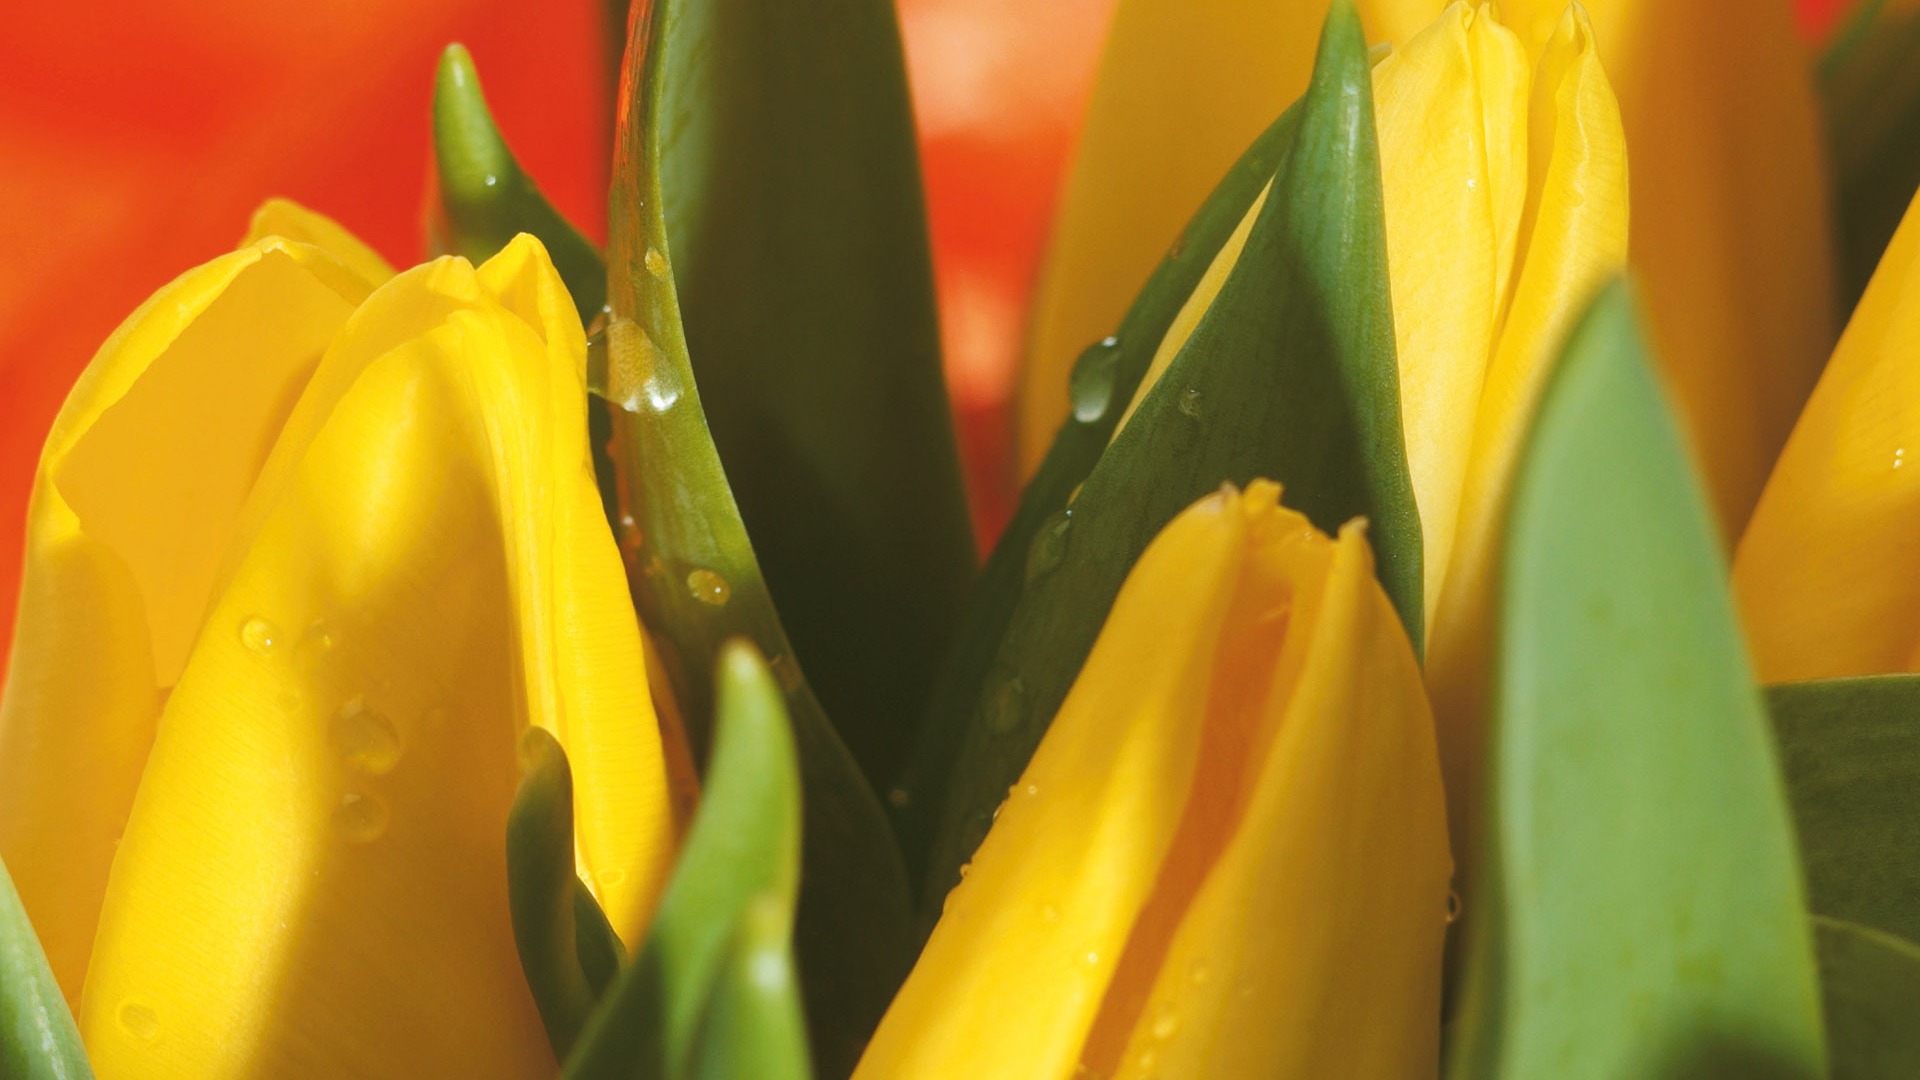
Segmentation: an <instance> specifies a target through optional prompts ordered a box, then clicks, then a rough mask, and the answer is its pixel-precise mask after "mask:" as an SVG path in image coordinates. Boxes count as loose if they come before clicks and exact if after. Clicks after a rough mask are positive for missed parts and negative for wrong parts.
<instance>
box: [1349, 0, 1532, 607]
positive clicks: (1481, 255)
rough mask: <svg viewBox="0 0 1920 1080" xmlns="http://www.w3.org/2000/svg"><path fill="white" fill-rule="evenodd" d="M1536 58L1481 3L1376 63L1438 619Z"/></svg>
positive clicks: (1409, 432)
mask: <svg viewBox="0 0 1920 1080" xmlns="http://www.w3.org/2000/svg"><path fill="white" fill-rule="evenodd" d="M1528 67H1529V64H1528V61H1527V57H1526V52H1525V50H1524V49H1523V48H1522V46H1521V44H1520V40H1519V39H1518V38H1517V37H1515V36H1514V34H1513V33H1512V32H1511V31H1509V30H1507V29H1506V28H1505V27H1503V26H1501V25H1500V24H1499V23H1498V22H1497V21H1495V19H1494V17H1493V15H1492V13H1491V11H1490V10H1489V9H1488V8H1487V7H1485V6H1484V5H1483V6H1482V7H1480V8H1479V9H1475V8H1472V7H1469V6H1468V5H1467V4H1464V3H1456V4H1453V5H1452V6H1450V7H1449V8H1447V10H1446V12H1445V13H1444V14H1443V15H1442V16H1441V17H1440V19H1439V20H1438V21H1436V22H1435V23H1433V24H1432V25H1431V26H1429V27H1428V28H1427V29H1425V30H1423V31H1421V32H1420V33H1419V34H1417V35H1415V36H1414V37H1413V38H1412V40H1410V41H1408V42H1407V43H1406V44H1405V45H1404V46H1401V47H1399V48H1397V49H1395V50H1394V51H1393V53H1391V54H1390V55H1389V56H1387V58H1386V59H1384V60H1382V61H1381V62H1380V63H1379V64H1378V65H1377V66H1375V68H1374V72H1373V89H1374V115H1375V117H1376V121H1375V123H1376V126H1377V127H1378V129H1379V137H1380V174H1381V191H1382V195H1383V201H1384V203H1385V208H1386V222H1387V263H1388V277H1389V281H1390V283H1391V286H1392V295H1393V326H1394V345H1395V347H1396V349H1397V351H1398V355H1399V368H1400V416H1401V428H1402V430H1404V431H1405V433H1406V444H1407V467H1408V470H1409V472H1411V474H1412V476H1413V490H1414V497H1415V501H1416V502H1417V503H1418V504H1419V508H1420V528H1421V535H1422V541H1423V547H1424V549H1425V565H1426V567H1427V573H1426V605H1425V610H1426V611H1427V613H1428V619H1429V622H1431V619H1432V614H1433V612H1434V611H1435V610H1436V609H1437V607H1438V604H1439V593H1440V586H1441V582H1442V580H1443V579H1444V576H1445V570H1446V566H1447V562H1448V559H1449V558H1450V556H1451V553H1452V550H1453V537H1454V530H1455V526H1456V523H1457V518H1458V513H1459V504H1460V494H1461V485H1462V483H1463V482H1464V478H1465V475H1466V471H1467V458H1468V453H1469V451H1470V449H1471V447H1472V442H1473V438H1474V429H1475V413H1476V411H1477V407H1478V404H1479V401H1480V396H1481V385H1482V382H1483V380H1484V379H1485V376H1486V370H1487V363H1488V358H1489V356H1490V354H1491V353H1492V351H1493V346H1494V336H1495V331H1496V328H1497V327H1498V325H1499V321H1500V318H1501V316H1502V314H1503V313H1504V311H1505V308H1506V301H1507V294H1508V282H1509V279H1510V277H1511V274H1512V269H1513V260H1514V244H1515V239H1516V236H1517V234H1518V232H1519V229H1520V217H1521V209H1522V205H1523V203H1524V200H1525V198H1526V194H1527V121H1526V117H1527V89H1528Z"/></svg>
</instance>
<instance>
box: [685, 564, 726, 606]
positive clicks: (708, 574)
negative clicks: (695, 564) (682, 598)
mask: <svg viewBox="0 0 1920 1080" xmlns="http://www.w3.org/2000/svg"><path fill="white" fill-rule="evenodd" d="M687 593H688V595H690V596H692V597H693V598H694V599H695V600H698V601H700V602H701V603H703V604H711V605H713V606H714V607H719V606H720V605H722V604H725V603H726V602H727V598H728V597H730V596H732V595H733V586H731V585H728V584H727V579H726V578H723V577H721V576H720V575H719V574H716V573H714V572H713V571H711V570H708V569H706V568H705V567H702V568H700V569H698V570H695V571H693V572H692V573H690V574H688V575H687Z"/></svg>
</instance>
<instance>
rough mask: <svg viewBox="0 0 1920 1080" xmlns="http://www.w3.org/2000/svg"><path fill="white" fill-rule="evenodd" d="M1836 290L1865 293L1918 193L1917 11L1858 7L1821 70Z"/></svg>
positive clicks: (1868, 3) (1870, 4)
mask: <svg viewBox="0 0 1920 1080" xmlns="http://www.w3.org/2000/svg"><path fill="white" fill-rule="evenodd" d="M1818 74H1819V79H1818V85H1819V91H1820V106H1821V112H1822V114H1823V119H1824V120H1825V121H1826V122H1825V124H1824V125H1823V126H1824V128H1825V130H1826V133H1827V158H1828V163H1829V166H1830V171H1831V173H1832V175H1833V210H1834V216H1835V219H1836V225H1837V226H1838V231H1839V234H1840V235H1839V241H1840V245H1839V246H1840V271H1841V286H1842V288H1843V290H1844V295H1843V299H1844V300H1845V301H1846V305H1845V306H1846V307H1848V308H1851V307H1852V305H1853V302H1854V301H1856V300H1858V299H1859V297H1860V294H1861V293H1862V292H1864V291H1866V287H1867V281H1868V280H1869V279H1870V278H1872V276H1873V270H1874V267H1876V266H1878V265H1879V263H1880V255H1881V253H1882V252H1884V251H1885V250H1886V248H1887V243H1888V242H1889V241H1890V240H1892V239H1893V231H1894V229H1896V228H1898V227H1899V225H1900V219H1901V217H1902V216H1903V215H1904V214H1905V213H1906V210H1907V204H1908V203H1910V202H1912V201H1913V197H1914V191H1915V189H1916V188H1917V187H1920V9H1914V8H1913V6H1912V5H1911V4H1887V3H1886V2H1885V0H1863V2H1861V3H1859V4H1858V5H1856V6H1855V8H1854V10H1853V12H1852V14H1850V15H1849V16H1848V17H1847V21H1846V22H1845V23H1844V24H1843V25H1842V28H1841V30H1840V32H1838V33H1836V34H1835V35H1834V37H1833V43H1832V45H1830V46H1829V47H1828V49H1827V52H1826V53H1825V54H1824V55H1823V56H1822V57H1821V60H1820V65H1819V71H1818Z"/></svg>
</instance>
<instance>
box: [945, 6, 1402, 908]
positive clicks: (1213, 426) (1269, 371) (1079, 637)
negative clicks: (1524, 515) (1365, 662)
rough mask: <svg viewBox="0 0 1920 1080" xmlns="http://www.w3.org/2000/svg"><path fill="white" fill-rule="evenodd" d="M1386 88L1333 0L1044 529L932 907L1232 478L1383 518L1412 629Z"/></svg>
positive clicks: (1379, 524)
mask: <svg viewBox="0 0 1920 1080" xmlns="http://www.w3.org/2000/svg"><path fill="white" fill-rule="evenodd" d="M1372 94H1373V90H1372V71H1371V67H1370V65H1369V64H1368V60H1367V49H1366V44H1365V41H1364V39H1362V37H1361V34H1360V22H1359V18H1358V16H1357V15H1356V14H1355V13H1354V11H1353V8H1352V5H1351V4H1349V3H1336V4H1335V5H1334V6H1333V8H1332V10H1331V12H1330V13H1329V15H1328V17H1327V23H1326V28H1325V30H1324V31H1323V35H1322V38H1321V46H1320V58H1319V61H1318V64H1317V66H1316V68H1315V71H1314V75H1313V80H1312V83H1311V85H1310V86H1309V89H1308V91H1307V94H1306V96H1305V98H1303V99H1302V101H1301V103H1300V105H1299V106H1298V112H1299V118H1298V121H1297V124H1298V127H1297V131H1296V134H1295V136H1294V140H1293V144H1292V146H1291V147H1290V148H1288V149H1287V151H1286V152H1285V153H1284V155H1283V157H1282V160H1281V163H1280V165H1279V168H1278V172H1277V174H1276V175H1275V176H1274V178H1273V187H1272V191H1271V194H1270V195H1269V196H1268V198H1267V200H1266V202H1265V204H1264V206H1263V207H1262V209H1261V212H1260V214H1259V216H1258V218H1257V219H1256V221H1255V224H1254V226H1253V229H1252V232H1251V234H1250V236H1249V238H1248V241H1247V245H1246V248H1245V250H1244V251H1243V252H1242V254H1241V256H1240V259H1239V261H1238V263H1237V264H1236V265H1235V267H1234V269H1233V272H1232V273H1231V274H1230V275H1229V276H1228V277H1227V280H1226V282H1225V284H1224V286H1223V287H1222V289H1221V291H1220V294H1219V296H1218V297H1217V298H1216V299H1215V300H1214V302H1213V305H1212V307H1211V308H1210V309H1209V310H1208V312H1207V313H1206V315H1205V316H1204V317H1202V319H1201V320H1200V322H1199V324H1198V326H1197V327H1196V328H1195V330H1194V333H1193V335H1192V337H1191V338H1190V339H1189V340H1188V341H1187V343H1186V345H1185V346H1184V347H1183V348H1182V349H1181V350H1180V352H1179V354H1178V355H1177V356H1176V357H1175V358H1174V359H1173V361H1172V363H1171V364H1170V365H1169V367H1168V368H1167V370H1166V371H1165V373H1164V374H1163V375H1162V376H1161V377H1160V378H1159V379H1158V380H1157V381H1156V383H1155V384H1154V385H1153V386H1152V387H1151V388H1150V389H1149V390H1148V392H1147V394H1146V396H1145V398H1144V399H1143V400H1142V402H1141V404H1140V407H1139V409H1138V410H1137V411H1136V412H1135V413H1134V415H1133V416H1132V418H1131V419H1129V420H1127V421H1126V423H1125V425H1124V427H1122V428H1121V430H1120V432H1119V434H1118V436H1117V437H1116V438H1115V439H1114V441H1113V444H1112V445H1111V446H1110V447H1109V448H1108V449H1107V450H1106V452H1105V453H1104V454H1102V455H1101V457H1100V460H1099V462H1098V464H1097V465H1096V466H1095V467H1094V469H1093V471H1092V472H1091V473H1090V474H1089V475H1088V477H1087V479H1086V482H1085V484H1084V485H1083V486H1082V487H1081V489H1080V491H1079V493H1078V495H1076V496H1074V497H1073V498H1072V500H1071V502H1070V504H1069V506H1068V507H1067V508H1066V509H1065V510H1063V511H1061V513H1060V514H1059V515H1057V516H1056V517H1055V518H1054V519H1052V520H1050V521H1049V522H1048V523H1047V524H1045V525H1043V526H1042V527H1041V528H1040V529H1039V531H1038V534H1037V535H1036V536H1035V538H1034V541H1033V547H1032V548H1031V550H1030V551H1029V553H1028V557H1027V568H1026V569H1027V582H1026V586H1025V589H1024V591H1023V593H1022V595H1021V596H1020V598H1019V601H1018V603H1017V604H1016V606H1015V608H1014V611H1013V615H1012V617H1011V619H1010V620H1009V622H1008V625H1007V630H1006V634H1005V635H1004V637H1003V638H1002V639H1001V641H1000V643H999V647H998V651H997V653H996V656H995V658H994V661H993V663H992V664H991V665H990V666H989V669H988V673H987V677H986V680H985V683H984V685H983V686H982V687H981V689H980V692H979V694H978V696H977V697H976V698H975V704H974V712H973V715H972V717H971V719H970V721H969V724H968V728H967V732H966V736H965V738H964V740H963V742H962V744H961V749H960V753H959V755H958V758H957V760H956V762H955V763H954V766H953V771H952V773H951V777H950V780H949V782H948V790H947V797H946V801H945V806H944V809H943V811H942V815H941V819H940V823H939V827H938V830H937V833H936V839H935V842H934V844H933V848H932V851H933V854H932V858H931V861H930V870H929V872H928V877H927V888H926V890H925V892H924V895H923V897H922V902H923V911H924V912H925V914H926V918H925V919H924V920H923V921H924V922H925V923H926V924H928V925H930V923H931V921H932V918H933V917H935V916H936V915H937V913H938V910H939V906H940V901H941V898H942V897H944V895H945V894H946V892H947V890H948V889H949V888H950V887H951V886H952V884H953V883H954V882H955V881H957V880H958V878H959V868H960V866H961V865H962V864H963V863H965V862H966V861H967V859H968V858H970V857H971V856H972V854H973V851H974V849H975V848H976V847H977V846H978V845H979V843H980V840H981V839H982V838H983V837H984V836H985V835H986V831H987V826H988V824H989V823H990V822H991V820H992V816H993V810H994V808H995V807H996V806H997V805H999V803H1000V800H1001V799H1002V798H1004V797H1005V795H1006V792H1007V789H1008V787H1009V785H1011V784H1012V783H1013V782H1014V781H1015V780H1017V779H1018V778H1019V776H1020V773H1021V771H1022V770H1023V769H1024V768H1025V767H1026V764H1027V761H1028V759H1029V758H1030V757H1031V756H1032V754H1033V751H1034V748H1035V747H1036V746H1038V745H1039V742H1040V740H1041V737H1042V736H1043V735H1044V734H1045V733H1046V729H1047V726H1048V724H1049V723H1051V722H1052V719H1053V715H1054V713H1055V712H1056V711H1057V710H1058V708H1059V706H1060V703H1061V701H1063V700H1064V699H1065V697H1066V694H1067V689H1068V687H1070V686H1071V685H1072V683H1073V680H1074V677H1075V676H1076V675H1077V674H1078V672H1079V670H1080V665H1081V663H1082V662H1083V661H1084V660H1085V659H1086V656H1087V653H1088V651H1089V650H1090V649H1091V648H1092V646H1093V641H1094V638H1095V637H1096V636H1097V635H1098V634H1099V631H1100V626H1101V624H1102V623H1103V622H1104V621H1105V619H1106V616H1107V612H1108V610H1109V609H1110V608H1111V606H1112V604H1113V598H1114V596H1115V595H1116V594H1117V593H1118V592H1119V589H1120V585H1121V582H1122V581H1124V580H1125V578H1126V575H1127V571H1128V570H1129V569H1131V568H1132V566H1133V563H1134V560H1135V559H1136V558H1138V557H1139V554H1140V552H1141V551H1142V550H1144V549H1145V547H1146V545H1147V543H1148V542H1149V541H1150V540H1152V538H1153V536H1154V535H1155V534H1156V533H1157V532H1158V531H1159V530H1160V528H1161V527H1162V526H1163V525H1165V524H1166V523H1167V522H1168V521H1170V520H1172V518H1173V516H1174V515H1175V514H1177V513H1179V512H1180V511H1181V510H1182V509H1184V508H1185V507H1187V506H1188V505H1190V504H1191V503H1192V502H1193V501H1194V500H1195V499H1198V498H1200V497H1201V496H1203V495H1205V494H1206V493H1208V492H1210V491H1214V490H1217V489H1218V488H1219V487H1220V485H1221V484H1222V483H1237V484H1244V483H1247V482H1249V481H1251V480H1253V479H1255V478H1258V477H1271V478H1273V479H1277V480H1279V481H1280V482H1281V484H1282V485H1283V487H1284V493H1283V495H1282V499H1283V501H1285V502H1286V503H1287V504H1288V505H1289V506H1292V507H1294V508H1296V509H1299V510H1301V511H1303V512H1305V513H1306V514H1307V516H1308V517H1309V518H1311V519H1312V520H1313V521H1314V522H1315V523H1316V524H1317V525H1319V526H1320V527H1321V528H1323V529H1326V530H1328V531H1332V530H1334V529H1337V528H1338V527H1339V526H1340V525H1341V524H1343V523H1344V522H1346V521H1347V520H1348V519H1350V518H1353V517H1356V516H1365V517H1367V518H1369V519H1370V521H1371V522H1372V528H1371V530H1370V532H1369V535H1370V536H1371V537H1372V538H1373V542H1374V544H1375V551H1376V553H1377V557H1378V565H1379V573H1380V577H1381V580H1382V582H1383V583H1384V584H1385V586H1386V589H1387V593H1388V595H1389V596H1390V597H1392V598H1393V599H1394V601H1395V602H1396V604H1397V606H1398V607H1399V610H1400V613H1401V617H1402V619H1403V621H1404V622H1405V623H1406V625H1407V626H1408V627H1409V628H1410V629H1411V630H1412V631H1413V634H1414V637H1415V640H1416V641H1417V640H1418V637H1419V627H1420V626H1421V614H1420V597H1421V591H1420V590H1421V586H1420V522H1419V517H1418V515H1417V513H1416V511H1415V509H1414V502H1413V489H1412V483H1411V481H1410V479H1409V477H1408V473H1407V464H1406V454H1405V448H1404V445H1403V443H1402V440H1401V432H1400V402H1399V389H1398V373H1397V371H1396V369H1395V360H1394V346H1393V320H1392V308H1391V305H1390V303H1389V299H1388V295H1387V268H1386V226H1385V221H1384V217H1383V214H1382V210H1381V203H1380V164H1379V154H1378V147H1377V145H1376V143H1375V137H1374V121H1373V105H1372V101H1373V98H1372ZM1156 344H1157V343H1156ZM1108 407H1109V408H1111V407H1112V403H1111V399H1110V402H1109V406H1108Z"/></svg>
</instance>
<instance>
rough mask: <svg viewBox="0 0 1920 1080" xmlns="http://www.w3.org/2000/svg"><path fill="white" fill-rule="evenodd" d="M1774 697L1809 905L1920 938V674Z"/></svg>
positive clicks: (1795, 689) (1780, 689)
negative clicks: (1805, 876) (1804, 870)
mask: <svg viewBox="0 0 1920 1080" xmlns="http://www.w3.org/2000/svg"><path fill="white" fill-rule="evenodd" d="M1767 699H1768V703H1769V704H1770V705H1771V706H1772V709H1773V727H1774V735H1775V738H1776V740H1777V741H1778V744H1779V747H1780V761H1781V765H1782V766H1783V767H1784V769H1785V771H1786V776H1787V787H1788V789H1789V791H1790V792H1791V794H1792V797H1793V816H1794V822H1795V824H1796V826H1797V827H1798V830H1799V835H1800V859H1801V863H1802V865H1803V866H1804V867H1805V868H1806V875H1807V906H1808V907H1809V908H1811V909H1812V910H1813V911H1814V912H1815V913H1816V914H1819V915H1825V916H1830V917H1832V918H1835V919H1844V920H1846V921H1848V922H1856V923H1860V924H1862V925H1865V926H1870V927H1873V928H1875V929H1878V930H1884V931H1886V932H1888V933H1891V934H1895V935H1898V936H1900V937H1903V938H1907V939H1909V940H1916V941H1920V676H1914V675H1884V676H1872V677H1868V678H1860V679H1831V680H1821V681H1818V682H1804V683H1789V684H1787V685H1785V686H1775V687H1770V688H1769V689H1768V691H1767ZM1916 1006H1920V999H1916ZM1917 1018H1920V1014H1917Z"/></svg>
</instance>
